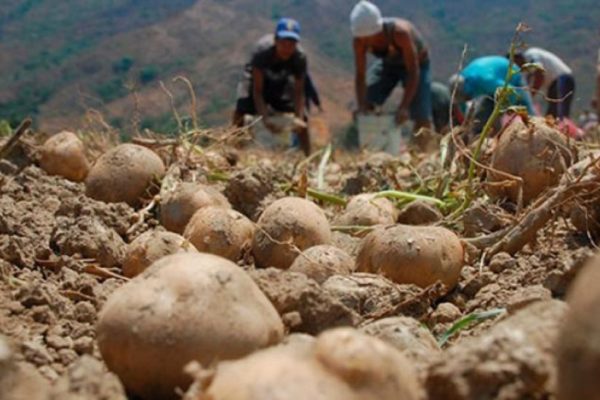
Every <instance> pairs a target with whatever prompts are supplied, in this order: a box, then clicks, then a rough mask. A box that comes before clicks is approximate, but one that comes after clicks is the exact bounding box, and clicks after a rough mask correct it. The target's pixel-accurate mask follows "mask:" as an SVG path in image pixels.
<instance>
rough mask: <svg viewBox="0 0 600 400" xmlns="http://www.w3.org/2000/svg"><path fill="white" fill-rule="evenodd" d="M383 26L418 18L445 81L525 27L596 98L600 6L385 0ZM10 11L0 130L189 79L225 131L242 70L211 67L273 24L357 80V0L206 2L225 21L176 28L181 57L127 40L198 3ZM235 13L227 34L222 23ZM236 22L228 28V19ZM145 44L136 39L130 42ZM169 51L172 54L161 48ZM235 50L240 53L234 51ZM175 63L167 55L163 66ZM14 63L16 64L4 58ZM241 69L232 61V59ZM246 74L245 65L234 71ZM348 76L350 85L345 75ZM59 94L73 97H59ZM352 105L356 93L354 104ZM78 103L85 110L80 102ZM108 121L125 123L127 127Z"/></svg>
mask: <svg viewBox="0 0 600 400" xmlns="http://www.w3.org/2000/svg"><path fill="white" fill-rule="evenodd" d="M376 2H377V3H378V4H379V5H380V7H381V8H382V10H383V12H384V14H385V15H388V16H401V17H406V18H409V19H411V20H412V21H414V22H415V24H416V25H417V26H418V27H419V28H420V29H421V30H422V31H423V33H424V35H425V36H426V38H427V39H428V42H429V43H430V45H431V48H432V58H433V71H434V74H435V76H436V78H438V79H441V80H445V79H446V78H447V77H448V76H449V75H450V74H452V73H453V72H454V71H455V70H456V67H457V64H458V62H459V58H460V53H461V50H462V47H463V45H464V44H465V43H467V44H469V48H470V53H469V57H474V56H477V55H482V54H490V53H496V52H503V51H504V50H505V49H506V46H507V43H508V42H509V41H510V38H511V36H512V32H513V30H514V27H515V26H516V24H517V23H518V22H520V21H525V22H527V23H528V24H529V25H530V26H531V27H532V28H533V32H531V33H530V34H528V35H527V36H526V37H527V38H528V41H529V42H530V43H531V44H534V45H539V46H542V47H547V48H549V49H551V50H553V51H555V52H557V53H558V54H559V55H561V56H563V57H564V58H565V59H566V60H567V61H568V62H569V63H570V64H571V65H572V66H573V67H574V68H575V70H576V72H577V73H578V76H577V79H578V82H577V83H578V89H577V90H578V96H579V97H580V100H579V101H577V102H576V103H575V106H576V107H578V108H584V107H585V106H586V105H587V102H588V101H589V98H590V95H591V91H592V76H593V62H594V60H595V56H596V54H597V46H598V41H597V38H598V32H597V30H598V24H597V21H599V20H600V7H597V0H575V1H573V2H564V1H562V0H548V1H546V2H544V3H540V2H538V1H534V0H523V1H519V0H505V1H502V2H498V1H493V0H455V1H452V2H440V1H439V0H422V1H419V2H414V1H409V0H380V1H376ZM6 3H7V4H5V5H3V7H2V8H1V9H0V54H2V55H3V56H2V57H0V71H2V74H1V75H0V120H6V121H8V122H9V123H11V124H12V125H16V124H17V123H18V122H19V121H20V120H21V119H22V118H23V117H25V116H27V115H31V116H34V117H36V116H43V117H48V116H52V115H64V114H65V113H69V112H73V109H74V108H76V107H75V104H74V103H73V101H71V102H67V101H66V100H65V99H64V93H63V92H64V89H65V88H68V89H67V90H68V91H70V92H72V93H74V94H73V97H74V98H77V96H81V95H80V93H81V94H85V96H88V97H95V98H97V100H98V101H97V103H103V104H109V103H111V102H113V101H115V100H118V99H120V98H122V97H124V96H127V95H128V94H129V93H130V92H131V90H132V89H133V88H135V89H136V90H141V89H144V88H149V87H157V86H158V85H157V82H158V81H159V80H165V81H166V80H169V79H170V78H171V77H172V76H173V75H174V74H179V73H182V71H184V72H187V73H189V74H190V78H191V79H192V81H193V82H194V83H195V84H197V83H198V82H201V85H202V91H203V93H209V94H210V96H211V97H210V99H206V98H205V99H204V100H205V101H204V103H203V108H202V110H201V111H202V119H203V120H204V121H211V122H219V121H221V122H223V118H225V117H224V115H225V114H226V113H224V112H223V111H224V110H225V109H227V108H230V107H232V101H233V99H232V97H233V93H234V91H235V84H236V82H235V79H236V78H234V75H235V74H234V73H233V72H232V71H233V69H236V68H240V67H241V65H237V64H235V65H234V64H233V62H232V61H231V60H229V59H225V60H223V65H222V66H220V67H218V68H217V67H213V68H212V69H210V70H209V71H202V72H197V66H198V65H203V64H204V61H206V62H211V61H214V60H213V59H211V57H212V56H213V54H214V52H215V49H221V48H228V47H230V46H232V45H233V44H234V42H235V41H239V40H243V41H244V43H249V42H250V41H251V40H254V38H253V37H252V38H250V37H247V36H245V32H247V31H251V30H252V29H253V28H254V27H255V26H256V24H261V26H264V24H265V19H266V20H270V21H273V20H275V19H277V18H279V17H281V16H292V17H295V18H297V19H298V20H299V21H300V22H301V24H302V30H303V32H302V34H303V38H304V40H305V41H306V42H307V43H309V44H310V45H311V47H312V48H313V49H315V50H316V51H318V52H319V54H320V55H321V56H322V57H325V58H326V59H328V60H329V61H331V62H332V63H333V64H335V65H336V68H340V67H341V70H342V71H345V73H346V74H347V75H346V76H339V77H338V79H346V80H348V81H351V79H352V75H351V74H352V47H351V37H350V34H349V27H348V13H349V11H350V8H351V7H352V2H349V1H347V0H328V1H327V2H323V1H320V0H282V1H277V0H263V1H260V2H249V1H245V0H222V1H219V2H211V1H207V2H203V3H202V4H203V5H204V4H206V7H212V8H211V9H213V10H214V9H218V10H227V12H225V11H222V13H221V14H219V13H217V14H215V15H217V16H218V17H215V18H212V19H211V20H210V24H211V25H214V27H211V29H207V30H206V31H204V32H205V33H204V34H203V35H202V36H198V34H197V31H198V29H199V28H202V26H187V27H186V26H181V27H180V26H175V27H173V26H171V27H170V29H171V31H170V32H169V34H170V35H173V37H174V38H176V39H177V40H179V41H182V42H183V43H184V45H183V46H180V48H179V47H172V46H171V44H170V43H169V42H165V44H162V43H143V42H142V43H140V39H139V37H136V36H127V35H128V34H129V33H131V32H135V31H137V30H143V29H144V28H148V27H156V28H157V29H164V26H167V25H166V24H167V23H168V21H169V18H171V17H175V18H176V16H177V14H178V13H180V12H182V11H184V10H186V9H187V8H189V7H190V6H192V5H193V4H194V3H195V1H194V0H111V1H106V0H88V1H67V0H14V1H12V2H6ZM231 13H235V18H234V20H233V21H234V23H232V22H231V19H229V20H227V22H223V24H224V26H223V28H222V29H221V30H220V29H218V25H217V24H218V23H219V22H220V19H219V18H221V16H225V15H228V16H229V15H231ZM223 18H229V17H223ZM130 37H131V38H135V39H128V38H130ZM161 45H164V46H166V47H165V48H164V49H162V48H160V47H159V46H161ZM232 48H233V47H232ZM163 53H164V54H167V55H163ZM4 55H10V56H9V57H6V56H4ZM232 59H233V58H232ZM236 63H237V61H236ZM342 75H343V74H342ZM61 95H62V96H63V97H61ZM350 95H351V94H350ZM77 101H79V100H77ZM109 119H113V120H115V121H118V120H119V119H122V117H121V116H111V117H110V118H109ZM168 120H169V118H167V117H165V116H155V117H152V118H146V119H145V120H144V121H143V123H142V125H143V126H144V127H152V128H156V129H157V130H158V128H160V129H161V130H168V129H172V122H168Z"/></svg>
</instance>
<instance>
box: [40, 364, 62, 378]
mask: <svg viewBox="0 0 600 400" xmlns="http://www.w3.org/2000/svg"><path fill="white" fill-rule="evenodd" d="M38 371H39V373H40V374H41V375H42V376H43V377H44V378H46V379H48V380H49V381H50V382H54V381H56V380H57V379H58V378H59V375H58V373H57V372H56V371H55V370H54V368H52V367H50V366H49V365H44V366H42V367H40V368H38Z"/></svg>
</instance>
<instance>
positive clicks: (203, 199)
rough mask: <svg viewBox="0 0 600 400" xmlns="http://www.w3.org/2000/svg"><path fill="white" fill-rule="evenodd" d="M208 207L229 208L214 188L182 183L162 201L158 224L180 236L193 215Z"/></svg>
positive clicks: (227, 203) (199, 184)
mask: <svg viewBox="0 0 600 400" xmlns="http://www.w3.org/2000/svg"><path fill="white" fill-rule="evenodd" d="M208 206H216V207H224V208H231V205H230V204H229V201H227V198H226V197H225V196H223V195H222V194H221V193H220V192H219V191H218V190H216V189H215V188H213V187H211V186H208V185H204V184H202V183H195V182H184V183H182V184H181V185H179V186H178V187H177V188H176V189H175V191H173V192H172V193H169V194H168V195H167V196H165V198H164V199H162V203H161V207H160V222H161V224H162V225H163V226H164V227H165V228H167V229H168V230H170V231H171V232H175V233H179V234H180V235H181V234H183V232H184V231H185V227H186V226H187V224H188V222H189V221H190V219H191V218H192V216H193V215H194V213H195V212H196V211H198V210H199V209H201V208H203V207H208Z"/></svg>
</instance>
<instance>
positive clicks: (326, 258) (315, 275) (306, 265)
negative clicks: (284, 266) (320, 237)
mask: <svg viewBox="0 0 600 400" xmlns="http://www.w3.org/2000/svg"><path fill="white" fill-rule="evenodd" d="M353 270H354V259H353V258H352V257H350V256H349V255H348V254H347V253H346V252H345V251H343V250H341V249H339V248H337V247H335V246H330V245H326V244H323V245H319V246H313V247H309V248H308V249H306V250H304V251H303V252H302V254H300V255H299V256H298V257H296V259H295V260H294V262H293V263H292V266H291V267H290V271H293V272H302V273H303V274H305V275H306V276H308V277H309V278H311V279H314V280H315V281H317V282H318V283H323V282H325V281H326V280H327V278H329V277H330V276H332V275H348V274H349V273H351V272H352V271H353Z"/></svg>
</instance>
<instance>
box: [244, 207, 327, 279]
mask: <svg viewBox="0 0 600 400" xmlns="http://www.w3.org/2000/svg"><path fill="white" fill-rule="evenodd" d="M330 241H331V229H330V227H329V222H328V221H327V218H326V217H325V213H323V210H321V209H320V208H319V207H318V206H317V205H316V204H314V203H312V202H310V201H308V200H305V199H301V198H299V197H284V198H283V199H279V200H277V201H275V202H273V203H272V204H270V205H269V206H268V207H267V208H266V209H265V211H263V213H262V215H261V216H260V218H259V219H258V229H257V232H256V235H254V242H253V245H252V253H253V254H254V258H255V261H256V265H257V266H259V267H276V268H280V269H287V268H289V267H290V265H292V263H293V262H294V260H295V259H296V256H298V251H297V249H299V250H300V251H303V250H305V249H307V248H309V247H312V246H316V245H319V244H328V243H329V242H330Z"/></svg>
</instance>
